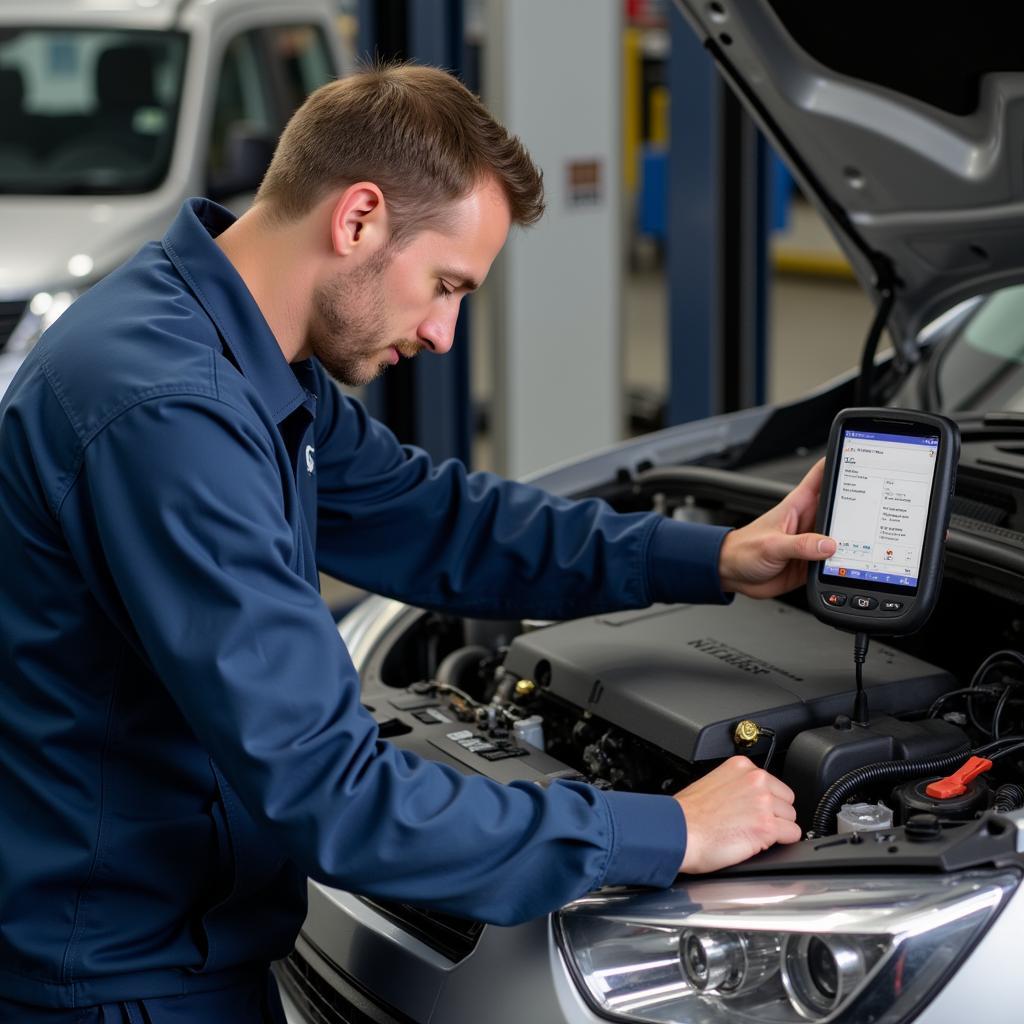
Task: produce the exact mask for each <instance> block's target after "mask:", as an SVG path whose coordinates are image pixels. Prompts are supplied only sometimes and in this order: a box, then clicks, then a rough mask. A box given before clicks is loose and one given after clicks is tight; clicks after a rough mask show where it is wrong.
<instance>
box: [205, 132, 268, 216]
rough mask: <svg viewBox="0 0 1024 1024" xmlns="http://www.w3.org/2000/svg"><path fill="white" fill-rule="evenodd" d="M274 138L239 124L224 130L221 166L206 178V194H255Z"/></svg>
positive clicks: (216, 196)
mask: <svg viewBox="0 0 1024 1024" xmlns="http://www.w3.org/2000/svg"><path fill="white" fill-rule="evenodd" d="M276 145H277V139H276V138H273V137H271V136H270V135H267V134H266V133H265V132H262V131H259V130H257V129H254V128H253V127H252V126H251V125H248V124H245V123H244V122H239V123H237V124H234V125H232V126H231V128H229V129H228V137H227V141H226V143H225V160H224V166H223V167H222V168H221V169H220V170H218V171H215V172H214V173H212V174H211V175H210V180H209V182H208V183H207V188H206V192H207V195H208V196H209V197H210V198H211V199H215V200H217V199H225V198H227V197H228V196H235V195H239V194H241V193H244V192H255V191H256V189H257V188H259V185H260V182H261V181H262V180H263V175H264V174H265V173H266V171H267V168H268V167H269V166H270V160H271V158H272V157H273V155H274V147H275V146H276Z"/></svg>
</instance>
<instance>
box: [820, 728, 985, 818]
mask: <svg viewBox="0 0 1024 1024" xmlns="http://www.w3.org/2000/svg"><path fill="white" fill-rule="evenodd" d="M970 754H971V750H970V749H969V748H967V747H960V748H959V749H957V750H956V751H954V752H953V753H951V754H944V755H943V756H942V757H929V758H924V759H923V760H920V761H880V762H878V763H877V764H867V765H864V766H863V767H862V768H854V770H853V771H850V772H847V773H846V774H845V775H843V776H842V777H840V778H838V779H836V781H835V782H833V783H832V785H831V786H829V787H828V789H827V790H825V793H824V795H823V796H822V798H821V799H820V800H819V801H818V806H817V808H816V810H815V812H814V819H813V820H812V822H811V830H810V833H809V834H808V837H809V838H810V837H814V836H826V835H831V834H832V832H833V831H835V821H836V815H837V814H838V813H839V809H840V807H841V806H842V805H843V803H844V801H845V800H846V798H847V797H848V796H849V795H850V794H851V793H855V792H856V791H857V790H859V789H862V788H863V787H864V786H866V785H867V784H868V783H872V782H883V781H884V782H904V781H907V780H908V779H915V778H918V777H919V776H922V775H937V774H939V773H940V772H945V771H948V770H949V769H950V768H958V767H959V766H960V765H961V764H962V763H963V762H964V760H965V759H966V758H967V757H969V756H970Z"/></svg>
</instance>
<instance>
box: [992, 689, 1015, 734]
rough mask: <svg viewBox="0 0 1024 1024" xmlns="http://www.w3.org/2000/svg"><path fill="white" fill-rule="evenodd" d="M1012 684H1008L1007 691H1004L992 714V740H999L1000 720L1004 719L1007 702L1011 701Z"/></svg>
mask: <svg viewBox="0 0 1024 1024" xmlns="http://www.w3.org/2000/svg"><path fill="white" fill-rule="evenodd" d="M1010 689H1011V684H1010V683H1007V684H1006V689H1005V690H1003V692H1002V695H1001V696H1000V698H999V700H997V701H996V709H995V711H993V712H992V738H993V739H999V719H1000V718H1002V715H1003V708H1005V707H1006V702H1007V701H1008V700H1009V699H1010Z"/></svg>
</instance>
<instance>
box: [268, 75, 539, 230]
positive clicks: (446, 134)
mask: <svg viewBox="0 0 1024 1024" xmlns="http://www.w3.org/2000/svg"><path fill="white" fill-rule="evenodd" d="M488 176H493V177H494V178H495V179H496V180H497V182H498V183H499V184H500V185H501V187H502V188H503V190H504V192H505V196H506V198H507V200H508V204H509V210H510V212H511V215H512V223H513V224H521V225H529V224H533V223H535V222H536V221H537V220H539V219H540V216H541V215H542V214H543V212H544V186H543V182H542V174H541V171H540V170H539V169H538V168H537V167H536V165H535V164H534V163H533V161H532V160H531V159H530V155H529V154H528V153H527V151H526V147H525V146H523V144H522V142H520V141H519V139H518V138H516V136H514V135H512V134H510V133H509V132H508V131H507V130H506V129H505V128H504V127H503V126H502V125H500V124H498V122H497V121H495V119H494V118H493V117H492V116H491V115H490V114H489V113H488V111H487V109H486V108H485V107H484V105H483V104H482V103H481V102H480V100H479V99H478V98H477V97H476V96H474V95H473V94H472V93H471V92H470V91H469V90H468V89H467V88H466V87H465V86H464V85H462V83H461V82H459V81H458V80H457V79H456V78H455V77H454V76H452V75H450V74H448V73H447V72H445V71H441V70H439V69H438V68H432V67H422V66H419V65H414V64H407V63H402V64H378V65H376V66H373V67H368V68H365V69H363V70H361V71H359V72H357V73H356V74H354V75H350V76H349V77H347V78H343V79H340V80H339V81H336V82H331V83H329V84H328V85H324V86H322V87H321V88H319V89H317V90H316V92H314V93H313V94H312V95H311V96H310V97H309V98H308V99H307V100H306V102H305V103H304V104H303V105H302V106H301V107H300V108H299V109H298V110H297V111H296V112H295V114H294V116H293V117H292V119H291V120H290V121H289V122H288V125H287V126H286V128H285V130H284V133H283V134H282V136H281V140H280V142H279V143H278V146H277V150H276V151H275V153H274V159H273V160H272V161H271V164H270V167H269V169H268V170H267V173H266V176H265V177H264V179H263V184H262V185H261V186H260V190H259V192H258V193H257V196H256V199H257V201H258V202H266V203H267V204H268V205H269V206H270V208H271V210H272V211H273V212H274V213H275V214H277V215H279V216H281V217H283V218H285V219H294V218H298V217H301V216H303V215H304V214H306V213H308V212H309V211H310V210H311V209H312V208H313V207H314V206H315V205H316V204H317V203H318V202H320V201H321V200H322V199H323V198H324V197H325V196H326V195H327V194H328V193H329V192H330V191H332V190H335V189H339V188H345V187H347V186H348V185H352V184H355V183H356V182H358V181H372V182H373V183H374V184H376V185H378V186H379V187H380V189H381V191H382V192H383V193H384V198H385V201H386V202H387V204H388V210H389V220H390V224H391V238H392V241H393V242H396V243H398V242H400V241H402V240H403V239H406V238H408V237H409V236H411V235H413V234H416V233H417V232H418V231H421V230H423V229H424V228H426V227H428V226H430V225H431V224H433V223H435V222H437V221H438V220H440V219H442V218H443V215H444V212H445V211H446V210H447V208H448V207H449V206H450V204H451V203H452V202H454V201H456V200H458V199H462V198H464V197H465V196H467V195H468V194H469V193H470V192H471V191H472V190H473V188H474V187H476V185H477V184H478V183H479V182H480V181H481V180H482V179H485V178H487V177H488Z"/></svg>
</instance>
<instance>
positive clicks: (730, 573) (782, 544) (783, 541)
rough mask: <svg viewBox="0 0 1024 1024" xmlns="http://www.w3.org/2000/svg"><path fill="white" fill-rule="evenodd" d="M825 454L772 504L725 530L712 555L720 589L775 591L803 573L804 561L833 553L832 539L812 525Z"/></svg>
mask: <svg viewBox="0 0 1024 1024" xmlns="http://www.w3.org/2000/svg"><path fill="white" fill-rule="evenodd" d="M824 471H825V460H824V459H821V460H820V461H819V462H816V463H815V464H814V467H813V468H812V469H811V471H810V472H809V473H808V474H807V476H805V477H804V478H803V480H801V481H800V483H799V484H797V486H796V487H794V488H793V490H792V491H790V493H789V494H788V495H786V497H785V498H783V499H782V501H780V502H779V503H778V505H776V506H775V508H773V509H771V510H769V511H768V512H765V514H764V515H763V516H761V517H760V518H759V519H755V520H754V521H753V522H752V523H749V524H748V525H746V526H744V527H742V528H740V529H739V530H733V531H732V532H731V533H729V534H726V537H725V540H724V541H723V542H722V552H721V555H720V556H719V560H718V575H719V578H720V579H721V581H722V589H723V590H724V591H726V592H732V591H738V592H739V593H741V594H747V595H748V596H749V597H775V596H776V595H778V594H784V593H785V592H786V591H787V590H792V589H793V588H794V587H798V586H800V584H801V583H803V582H804V581H805V580H806V579H807V563H808V562H820V561H821V560H822V559H824V558H830V557H831V556H832V555H834V554H835V551H836V542H835V541H834V540H832V539H831V537H824V536H822V535H821V534H820V533H808V532H807V531H808V530H810V529H812V528H813V527H814V517H815V513H816V512H817V509H818V495H819V493H820V492H821V480H822V474H823V473H824Z"/></svg>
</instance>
